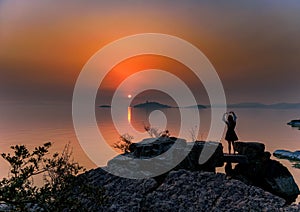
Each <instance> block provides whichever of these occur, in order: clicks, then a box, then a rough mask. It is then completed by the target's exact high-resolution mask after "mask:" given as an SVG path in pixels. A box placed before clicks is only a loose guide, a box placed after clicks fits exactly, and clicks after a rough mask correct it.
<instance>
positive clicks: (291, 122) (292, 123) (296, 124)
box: [287, 119, 300, 127]
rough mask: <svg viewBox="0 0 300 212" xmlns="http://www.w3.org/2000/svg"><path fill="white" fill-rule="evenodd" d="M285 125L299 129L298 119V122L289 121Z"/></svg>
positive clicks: (299, 121)
mask: <svg viewBox="0 0 300 212" xmlns="http://www.w3.org/2000/svg"><path fill="white" fill-rule="evenodd" d="M287 124H288V125H291V126H292V127H300V119H298V120H292V121H290V122H289V123H287Z"/></svg>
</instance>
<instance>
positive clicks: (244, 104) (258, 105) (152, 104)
mask: <svg viewBox="0 0 300 212" xmlns="http://www.w3.org/2000/svg"><path fill="white" fill-rule="evenodd" d="M98 107H100V108H111V106H110V105H100V106H98ZM132 107H133V108H177V107H173V106H170V105H166V104H162V103H159V102H149V101H146V102H145V103H140V104H136V105H133V106H132ZM211 107H212V106H211V105H201V104H199V105H191V106H187V107H184V108H198V109H206V108H211ZM213 107H214V108H223V107H227V108H241V109H242V108H257V109H277V110H280V109H300V103H275V104H263V103H258V102H242V103H235V104H227V105H226V106H225V105H215V106H213Z"/></svg>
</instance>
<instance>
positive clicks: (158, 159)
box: [106, 137, 224, 178]
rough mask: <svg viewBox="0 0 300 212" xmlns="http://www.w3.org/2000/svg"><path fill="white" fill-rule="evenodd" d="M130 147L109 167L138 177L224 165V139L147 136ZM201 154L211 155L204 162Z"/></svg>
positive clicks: (212, 170) (209, 168)
mask: <svg viewBox="0 0 300 212" xmlns="http://www.w3.org/2000/svg"><path fill="white" fill-rule="evenodd" d="M204 147H205V148H206V151H205V152H203V149H204ZM129 149H130V151H131V152H130V153H126V154H122V155H118V156H117V157H115V158H113V159H112V160H110V161H109V162H108V164H107V165H108V166H107V167H106V170H108V171H111V172H113V173H115V174H117V175H119V176H129V177H130V178H131V177H132V178H136V176H145V175H146V176H147V177H155V176H157V173H158V172H159V173H160V174H165V173H166V172H167V171H171V170H179V169H186V170H190V171H211V172H214V171H215V169H216V167H221V166H223V165H224V162H223V147H222V144H221V143H220V142H204V141H196V142H189V143H187V142H186V141H185V140H184V139H179V138H175V137H160V138H149V139H144V140H143V141H141V142H139V143H134V144H132V145H131V146H130V148H129ZM208 153H211V154H208ZM206 154H207V155H206ZM200 155H202V156H206V159H207V160H205V161H204V162H203V163H202V164H200V163H199V158H200ZM124 156H125V157H124ZM136 159H142V160H136ZM148 162H149V163H148ZM161 170H166V172H161ZM160 174H159V175H160Z"/></svg>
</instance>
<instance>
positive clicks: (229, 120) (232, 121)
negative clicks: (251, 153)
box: [223, 111, 239, 154]
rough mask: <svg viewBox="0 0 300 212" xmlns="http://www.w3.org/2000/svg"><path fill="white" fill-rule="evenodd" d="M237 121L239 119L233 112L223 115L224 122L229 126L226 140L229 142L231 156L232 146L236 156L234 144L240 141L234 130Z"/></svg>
mask: <svg viewBox="0 0 300 212" xmlns="http://www.w3.org/2000/svg"><path fill="white" fill-rule="evenodd" d="M236 119H237V117H236V115H235V113H234V112H233V111H230V112H229V113H225V114H224V115H223V121H224V122H225V123H226V125H227V132H226V136H225V140H226V141H227V142H228V152H229V154H231V146H232V147H233V153H234V154H235V150H234V142H235V141H237V140H239V138H238V137H237V135H236V133H235V131H234V128H235V125H236Z"/></svg>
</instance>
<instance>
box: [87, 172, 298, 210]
mask: <svg viewBox="0 0 300 212" xmlns="http://www.w3.org/2000/svg"><path fill="white" fill-rule="evenodd" d="M84 175H85V177H86V178H87V180H88V181H89V182H90V183H92V184H93V185H94V186H95V187H103V188H104V189H105V196H106V203H105V204H104V205H103V206H102V207H100V208H99V207H98V208H96V207H94V204H93V202H88V201H87V202H86V204H87V206H88V208H89V209H90V211H295V212H296V211H299V210H300V206H299V205H292V206H285V200H284V199H282V198H280V197H277V196H275V195H273V194H271V193H269V192H265V191H264V190H262V189H260V188H257V187H254V186H250V185H246V184H244V183H243V182H241V181H238V180H235V179H230V178H228V177H226V175H225V174H214V173H211V172H191V171H187V170H178V171H172V172H170V173H169V174H168V175H167V177H166V178H165V180H164V181H163V182H162V183H157V182H156V181H155V180H154V179H152V178H149V179H143V180H132V179H126V178H120V177H116V176H114V175H111V174H109V173H107V172H105V171H104V170H102V169H101V168H98V169H95V170H91V171H88V172H86V173H85V174H84Z"/></svg>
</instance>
